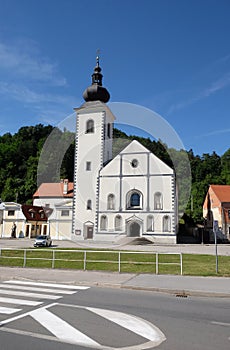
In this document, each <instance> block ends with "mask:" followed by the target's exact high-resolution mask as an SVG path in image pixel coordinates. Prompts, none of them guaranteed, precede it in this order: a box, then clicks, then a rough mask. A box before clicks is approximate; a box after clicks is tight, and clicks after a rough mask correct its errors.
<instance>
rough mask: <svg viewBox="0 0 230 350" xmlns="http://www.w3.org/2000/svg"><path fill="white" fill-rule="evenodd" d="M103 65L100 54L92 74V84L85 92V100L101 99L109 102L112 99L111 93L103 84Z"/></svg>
mask: <svg viewBox="0 0 230 350" xmlns="http://www.w3.org/2000/svg"><path fill="white" fill-rule="evenodd" d="M102 77H103V75H102V74H101V67H100V65H99V56H97V58H96V67H95V68H94V72H93V74H92V84H91V85H90V86H89V87H87V89H85V91H84V93H83V97H84V100H85V101H86V102H89V101H101V102H104V103H106V102H108V101H109V99H110V94H109V92H108V90H107V89H106V88H105V87H103V86H102Z"/></svg>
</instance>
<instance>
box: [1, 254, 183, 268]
mask: <svg viewBox="0 0 230 350" xmlns="http://www.w3.org/2000/svg"><path fill="white" fill-rule="evenodd" d="M0 265H8V266H22V267H27V266H29V267H49V268H50V267H51V268H53V269H54V268H72V269H79V270H84V271H85V270H107V271H111V270H112V271H117V272H119V273H120V272H132V270H134V271H135V272H149V271H150V272H151V273H155V274H159V273H160V272H159V270H160V268H161V269H162V267H163V266H172V267H173V266H178V273H179V274H181V275H183V257H182V253H157V252H154V253H153V252H136V251H113V250H77V249H76V250H61V249H13V248H4V249H2V250H0ZM146 266H151V269H148V268H146ZM146 270H147V271H146ZM174 272H175V271H174ZM166 273H167V272H166Z"/></svg>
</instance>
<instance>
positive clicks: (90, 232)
mask: <svg viewBox="0 0 230 350" xmlns="http://www.w3.org/2000/svg"><path fill="white" fill-rule="evenodd" d="M91 238H93V226H87V239H91Z"/></svg>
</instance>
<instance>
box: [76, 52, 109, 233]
mask: <svg viewBox="0 0 230 350" xmlns="http://www.w3.org/2000/svg"><path fill="white" fill-rule="evenodd" d="M102 77H103V75H102V73H101V67H100V64H99V56H97V58H96V67H95V68H94V72H93V74H92V84H91V85H90V86H89V87H88V88H87V89H86V90H85V91H84V93H83V97H84V100H85V103H83V105H82V106H80V107H79V108H75V111H76V118H77V122H76V140H75V144H76V145H75V165H74V198H73V232H72V236H73V237H72V238H73V239H95V238H96V234H97V226H98V223H97V217H98V195H99V182H98V181H99V172H100V170H101V169H102V168H103V166H104V164H105V163H107V162H108V161H109V160H111V159H112V144H113V122H114V120H115V117H114V115H113V114H112V112H111V111H110V109H109V108H108V106H107V105H106V103H107V102H108V101H109V99H110V94H109V92H108V91H107V89H106V88H105V87H103V86H102Z"/></svg>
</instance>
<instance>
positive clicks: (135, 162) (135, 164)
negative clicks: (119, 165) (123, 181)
mask: <svg viewBox="0 0 230 350" xmlns="http://www.w3.org/2000/svg"><path fill="white" fill-rule="evenodd" d="M131 165H132V167H133V168H136V167H137V166H138V160H137V159H133V160H132V162H131Z"/></svg>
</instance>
